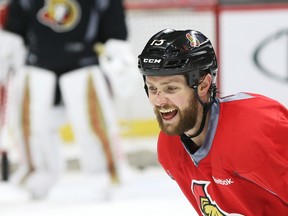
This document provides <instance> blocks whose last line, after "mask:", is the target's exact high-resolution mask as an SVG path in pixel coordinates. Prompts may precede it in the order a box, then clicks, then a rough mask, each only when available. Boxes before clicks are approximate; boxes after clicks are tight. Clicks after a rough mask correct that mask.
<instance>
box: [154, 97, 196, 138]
mask: <svg viewBox="0 0 288 216" xmlns="http://www.w3.org/2000/svg"><path fill="white" fill-rule="evenodd" d="M198 106H199V104H198V101H197V99H196V97H195V96H194V95H193V94H192V95H191V97H190V98H189V100H188V103H187V106H185V107H184V108H182V109H180V108H178V107H177V106H173V105H164V106H162V107H159V106H155V107H154V112H155V114H156V118H157V121H158V124H159V127H160V128H161V130H162V131H163V132H164V133H166V134H168V135H181V134H183V133H184V132H186V131H188V130H190V129H192V128H194V126H195V124H196V120H197V115H198V114H197V113H198ZM172 119H173V121H172Z"/></svg>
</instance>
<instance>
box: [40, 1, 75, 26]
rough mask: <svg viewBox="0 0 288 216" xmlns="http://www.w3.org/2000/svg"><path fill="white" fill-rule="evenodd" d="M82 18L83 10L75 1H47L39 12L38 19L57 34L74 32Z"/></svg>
mask: <svg viewBox="0 0 288 216" xmlns="http://www.w3.org/2000/svg"><path fill="white" fill-rule="evenodd" d="M80 17H81V9H80V6H79V4H78V2H77V1H75V0H46V1H45V5H44V7H43V8H42V9H40V10H39V12H38V14H37V18H38V20H39V22H40V23H42V24H44V25H46V26H49V27H50V28H51V29H53V30H54V31H56V32H67V31H70V30H72V29H73V28H74V27H75V26H76V25H77V24H78V23H79V20H80Z"/></svg>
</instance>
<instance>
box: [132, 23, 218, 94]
mask: <svg viewBox="0 0 288 216" xmlns="http://www.w3.org/2000/svg"><path fill="white" fill-rule="evenodd" d="M138 68H139V69H140V72H141V74H142V75H143V77H144V80H145V76H169V75H178V74H183V75H185V77H186V79H187V84H188V85H189V86H190V87H193V88H194V89H195V88H197V86H198V84H199V79H200V78H201V77H202V76H203V75H205V74H207V73H210V74H211V75H212V78H213V81H212V84H213V85H215V83H216V76H217V70H218V66H217V60H216V55H215V52H214V49H213V46H212V44H211V42H210V40H209V39H208V38H207V37H206V36H205V35H203V34H202V33H201V32H199V31H195V30H185V31H176V30H173V29H164V30H162V31H160V32H158V33H157V34H155V35H154V36H153V37H152V38H151V39H150V40H149V41H148V43H147V44H146V46H145V47H144V49H143V51H142V53H141V54H140V55H139V56H138ZM146 91H147V90H146Z"/></svg>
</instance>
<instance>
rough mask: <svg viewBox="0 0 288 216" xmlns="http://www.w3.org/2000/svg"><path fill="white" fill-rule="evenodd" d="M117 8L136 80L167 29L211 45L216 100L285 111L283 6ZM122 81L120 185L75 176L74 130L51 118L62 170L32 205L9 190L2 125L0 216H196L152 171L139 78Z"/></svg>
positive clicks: (208, 0)
mask: <svg viewBox="0 0 288 216" xmlns="http://www.w3.org/2000/svg"><path fill="white" fill-rule="evenodd" d="M8 3H9V0H0V21H1V23H2V24H3V23H4V22H5V19H6V15H7V4H8ZM123 3H124V6H125V15H126V22H127V29H128V39H127V41H128V43H129V46H130V47H131V52H132V55H133V56H134V60H135V62H133V63H132V64H135V66H136V67H135V73H138V71H137V56H138V55H139V54H140V52H141V51H142V49H143V47H144V45H145V44H146V43H147V41H148V40H149V38H150V37H151V36H152V35H153V34H155V33H156V32H158V31H160V30H162V29H165V28H172V29H179V30H180V29H195V30H199V31H201V32H202V33H204V34H205V35H206V36H207V37H208V38H210V40H211V42H212V44H213V45H214V48H215V49H216V52H217V56H218V61H219V74H218V88H219V90H220V95H219V96H226V95H228V94H233V93H236V92H240V91H246V92H254V93H259V94H264V95H266V96H269V97H271V98H273V99H275V100H278V101H280V102H281V103H282V104H284V105H285V106H286V107H287V106H288V64H287V62H288V49H287V48H288V40H287V39H288V22H287V20H288V1H287V0H282V1H281V0H277V1H275V0H221V1H216V0H157V1H154V0H124V2H123ZM0 52H1V47H0ZM132 59H133V58H132ZM0 65H1V62H0ZM2 70H3V66H2ZM0 73H1V72H0ZM0 78H1V89H0V90H1V104H0V106H2V107H5V101H6V100H4V99H3V98H5V97H4V96H3V95H4V93H3V92H5V88H7V85H9V84H7V82H6V81H5V77H3V76H1V75H0ZM124 81H125V80H124ZM126 81H127V85H129V82H133V84H134V86H135V88H133V90H132V92H128V93H127V95H126V96H125V97H117V95H116V97H114V99H113V103H114V108H115V113H116V115H115V116H116V122H117V127H118V128H119V137H118V139H119V143H120V144H119V146H118V148H117V149H118V150H117V153H116V154H119V155H121V158H122V159H121V160H122V161H124V162H123V164H124V165H123V166H121V179H122V181H121V183H120V184H119V185H117V186H115V185H110V184H108V183H107V176H106V175H102V174H99V173H98V174H97V175H91V174H89V173H85V172H83V171H82V170H81V165H80V163H79V157H80V154H79V144H78V143H77V142H75V137H74V134H73V129H72V128H71V125H70V122H69V120H68V119H67V118H66V117H65V115H63V111H60V112H58V111H57V113H56V114H55V121H56V122H57V126H56V129H55V130H53V136H55V137H57V140H58V142H59V143H60V151H61V154H62V157H63V159H64V163H65V164H64V169H63V170H62V172H61V174H60V177H59V179H58V181H57V182H56V184H55V185H54V186H53V187H52V188H51V190H50V192H49V194H48V195H47V196H46V197H45V198H44V199H40V200H39V199H36V200H35V199H31V196H30V195H29V193H28V192H27V191H26V190H25V189H24V188H22V187H20V186H19V185H17V184H14V182H13V178H12V177H13V174H14V173H16V171H17V170H18V169H19V164H20V163H21V153H20V150H19V146H17V143H14V142H13V141H11V140H13V139H11V137H10V136H13V134H12V133H11V131H10V130H9V129H7V127H5V120H3V123H1V124H2V125H3V126H1V136H2V137H1V143H0V152H1V162H0V163H1V174H2V181H0V214H1V216H6V215H7V216H13V215H17V216H18V215H56V216H58V215H61V216H63V215H64V216H65V215H71V216H72V215H79V214H83V215H97V214H99V213H100V214H102V215H112V214H113V215H115V214H120V215H122V214H123V215H124V214H125V215H135V214H138V215H139V214H140V215H159V214H161V215H167V216H168V215H175V214H179V215H183V216H184V215H196V213H195V212H194V210H193V209H192V207H191V206H190V204H189V203H188V201H186V199H185V198H184V195H182V194H181V192H180V190H179V189H178V186H177V185H176V184H175V183H174V182H173V181H172V180H171V179H170V178H169V177H168V175H167V174H166V173H164V171H163V170H162V169H161V167H160V166H159V164H158V161H157V154H156V150H157V135H158V132H159V128H158V125H157V122H156V120H155V118H154V113H153V110H152V108H151V107H150V104H149V102H148V99H147V96H146V94H145V92H144V91H143V83H142V77H141V76H140V75H139V76H138V77H137V78H135V79H133V80H132V81H131V80H129V79H127V80H126ZM135 83H136V85H135ZM122 84H123V83H122ZM123 88H124V87H123ZM1 111H2V113H0V115H1V116H2V117H1V119H5V117H3V116H4V111H3V109H2V108H1ZM7 112H8V113H9V110H8V111H7V110H6V111H5V113H7ZM7 137H8V138H7ZM123 158H124V159H123ZM51 160H53V159H52V158H51ZM116 163H117V162H116Z"/></svg>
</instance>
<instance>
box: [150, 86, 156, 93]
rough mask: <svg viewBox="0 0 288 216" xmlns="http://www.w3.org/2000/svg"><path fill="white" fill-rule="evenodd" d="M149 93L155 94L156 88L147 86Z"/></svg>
mask: <svg viewBox="0 0 288 216" xmlns="http://www.w3.org/2000/svg"><path fill="white" fill-rule="evenodd" d="M148 90H149V92H151V93H156V92H157V88H155V87H153V86H149V87H148Z"/></svg>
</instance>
